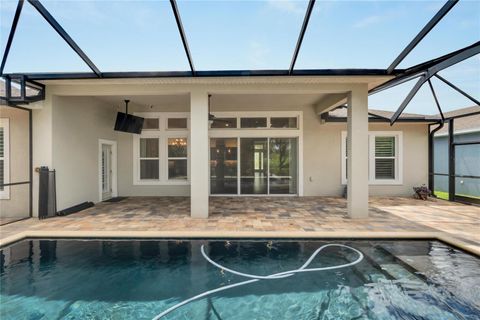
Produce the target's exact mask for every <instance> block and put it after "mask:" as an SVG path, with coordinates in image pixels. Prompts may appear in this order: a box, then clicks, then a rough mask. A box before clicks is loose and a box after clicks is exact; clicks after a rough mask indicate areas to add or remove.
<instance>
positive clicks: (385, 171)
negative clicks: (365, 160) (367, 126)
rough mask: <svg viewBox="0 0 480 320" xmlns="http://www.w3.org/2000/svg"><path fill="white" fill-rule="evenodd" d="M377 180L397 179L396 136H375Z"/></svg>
mask: <svg viewBox="0 0 480 320" xmlns="http://www.w3.org/2000/svg"><path fill="white" fill-rule="evenodd" d="M374 139H375V140H374V143H375V180H395V178H396V177H395V176H396V174H395V159H396V158H395V154H396V152H395V137H391V136H390V137H381V136H377V137H375V138H374Z"/></svg>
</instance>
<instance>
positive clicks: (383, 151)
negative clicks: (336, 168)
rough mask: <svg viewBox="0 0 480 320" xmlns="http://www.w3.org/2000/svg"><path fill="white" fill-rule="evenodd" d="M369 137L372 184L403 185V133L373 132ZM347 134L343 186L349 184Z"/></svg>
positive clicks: (343, 140) (343, 158)
mask: <svg viewBox="0 0 480 320" xmlns="http://www.w3.org/2000/svg"><path fill="white" fill-rule="evenodd" d="M368 136H369V138H368V139H369V143H368V144H369V146H368V148H369V152H368V154H369V173H368V179H369V183H370V184H401V183H402V180H403V177H402V161H401V160H402V153H401V150H402V148H401V146H402V133H401V132H399V131H385V132H380V131H372V132H370V133H369V134H368ZM347 163H348V154H347V133H346V132H345V131H344V132H342V184H346V183H347V178H348V172H347Z"/></svg>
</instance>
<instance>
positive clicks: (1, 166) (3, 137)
mask: <svg viewBox="0 0 480 320" xmlns="http://www.w3.org/2000/svg"><path fill="white" fill-rule="evenodd" d="M9 133H10V132H9V119H7V118H4V119H0V199H10V188H9V187H7V186H3V185H4V184H6V183H9V182H10V169H9V167H10V155H9V152H10V147H9V143H10V138H9Z"/></svg>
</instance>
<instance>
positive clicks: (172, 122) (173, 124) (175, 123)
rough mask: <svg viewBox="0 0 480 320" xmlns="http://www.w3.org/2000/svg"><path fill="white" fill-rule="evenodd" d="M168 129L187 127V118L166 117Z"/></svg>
mask: <svg viewBox="0 0 480 320" xmlns="http://www.w3.org/2000/svg"><path fill="white" fill-rule="evenodd" d="M167 128H168V129H170V130H171V129H173V130H176V129H187V118H168V121H167Z"/></svg>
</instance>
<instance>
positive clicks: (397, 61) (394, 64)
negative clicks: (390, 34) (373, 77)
mask: <svg viewBox="0 0 480 320" xmlns="http://www.w3.org/2000/svg"><path fill="white" fill-rule="evenodd" d="M458 1H459V0H447V2H446V3H445V4H444V5H443V7H441V8H440V10H438V12H437V13H436V14H435V15H434V16H433V18H432V19H430V21H428V23H427V24H426V25H425V26H424V27H423V29H422V30H420V32H419V33H418V34H417V35H416V36H415V38H413V40H412V41H411V42H410V43H409V44H408V45H407V46H406V47H405V49H403V51H402V52H401V53H400V54H399V55H398V57H396V58H395V60H394V61H393V62H392V64H390V66H389V67H388V68H387V71H388V73H389V74H390V73H392V71H393V70H394V69H395V68H396V67H397V66H398V65H399V64H400V63H401V62H402V61H403V59H405V58H406V56H407V55H408V54H409V53H410V52H411V51H412V50H413V49H414V48H415V47H416V46H417V45H418V44H419V43H420V41H422V39H423V38H425V36H426V35H427V34H428V33H429V32H430V31H431V30H432V29H433V28H434V27H435V26H436V25H437V23H439V22H440V20H442V19H443V17H445V15H447V13H448V12H449V11H450V10H451V9H452V8H453V7H454V6H455V5H456V4H457V3H458Z"/></svg>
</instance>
